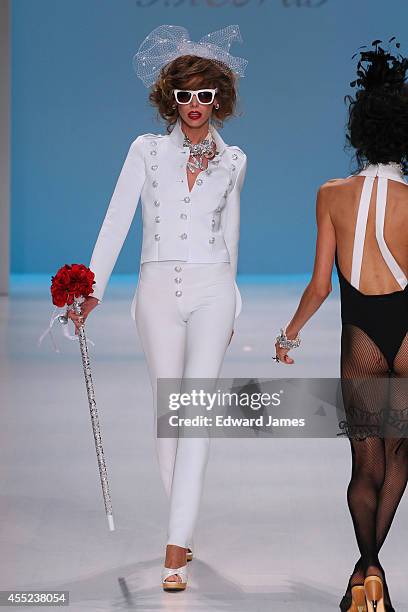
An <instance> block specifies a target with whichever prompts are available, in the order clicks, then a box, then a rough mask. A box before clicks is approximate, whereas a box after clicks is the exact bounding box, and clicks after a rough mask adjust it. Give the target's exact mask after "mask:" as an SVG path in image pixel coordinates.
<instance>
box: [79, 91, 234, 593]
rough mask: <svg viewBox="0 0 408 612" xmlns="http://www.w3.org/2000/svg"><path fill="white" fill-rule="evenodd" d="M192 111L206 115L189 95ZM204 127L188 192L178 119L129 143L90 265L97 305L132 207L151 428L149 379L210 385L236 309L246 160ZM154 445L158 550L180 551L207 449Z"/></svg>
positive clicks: (204, 445) (191, 442) (186, 541)
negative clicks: (203, 148) (137, 219)
mask: <svg viewBox="0 0 408 612" xmlns="http://www.w3.org/2000/svg"><path fill="white" fill-rule="evenodd" d="M191 105H192V108H195V109H197V108H199V109H201V111H202V112H206V111H205V109H204V106H202V107H201V105H200V103H199V101H198V96H197V94H195V95H193V98H192V101H191ZM175 106H176V105H174V106H173V108H175ZM216 108H217V107H216ZM181 110H184V105H183V109H181ZM196 112H197V110H196ZM210 112H211V111H210ZM206 125H207V128H206V127H205V126H204V129H206V130H208V129H209V130H210V134H211V136H212V138H213V141H214V144H213V146H214V149H215V151H216V154H215V156H214V157H213V158H212V159H208V163H207V165H206V168H205V169H202V170H201V171H200V172H198V173H196V174H195V176H194V177H193V178H194V183H193V184H192V182H191V168H190V169H189V168H188V167H187V162H189V161H190V162H191V158H190V149H189V148H188V147H187V146H183V145H184V143H185V132H183V128H184V123H183V122H182V121H181V119H180V117H179V119H178V120H177V122H176V123H175V125H174V126H173V129H172V131H171V133H170V134H167V135H156V134H144V135H141V136H138V137H137V138H136V139H135V140H134V141H133V142H132V143H131V145H130V148H129V152H128V154H127V156H126V159H125V162H124V164H123V168H122V171H121V173H120V175H119V178H118V181H117V184H116V187H115V190H114V193H113V196H112V199H111V201H110V204H109V207H108V210H107V213H106V216H105V219H104V221H103V225H102V227H101V229H100V232H99V235H98V239H97V241H96V244H95V247H94V249H93V253H92V257H91V261H90V264H89V267H90V269H91V270H92V271H93V272H94V274H95V285H94V291H93V294H92V295H93V296H94V297H96V298H97V299H98V300H99V301H101V300H102V299H103V295H104V292H105V289H106V286H107V283H108V280H109V277H110V275H111V273H112V270H113V268H114V265H115V262H116V260H117V258H118V255H119V253H120V251H121V248H122V245H123V243H124V240H125V238H126V236H127V233H128V230H129V227H130V225H131V223H132V220H133V217H134V214H135V211H136V208H137V205H138V201H139V199H140V200H141V206H142V217H143V243H142V252H141V260H140V270H139V281H138V285H137V289H136V292H135V294H134V298H133V301H132V305H131V315H132V318H133V319H135V321H136V325H137V329H138V333H139V336H140V339H141V342H142V346H143V350H144V353H145V356H146V360H147V365H148V369H149V374H150V378H151V384H152V388H153V395H154V405H155V411H154V413H155V417H156V419H155V423H157V400H156V395H157V393H156V391H157V389H156V387H157V379H159V378H177V379H188V378H212V379H216V378H217V377H218V376H219V373H220V370H221V366H222V362H223V359H224V355H225V352H226V349H227V347H228V344H229V342H230V339H231V336H232V333H233V326H234V319H235V318H236V317H237V316H238V314H239V312H240V310H241V296H240V293H239V290H238V287H237V284H236V280H235V277H236V271H237V259H238V242H239V225H240V193H241V188H242V185H243V181H244V177H245V171H246V155H245V154H244V152H243V151H242V150H241V149H240V148H239V147H236V146H229V145H227V144H226V143H225V142H224V141H223V139H222V138H221V136H220V135H219V133H218V132H217V130H216V129H215V127H214V126H213V125H212V124H211V123H208V122H207V124H206ZM192 133H194V129H192V131H190V132H189V136H190V135H191V134H192ZM205 133H206V132H205ZM205 133H204V136H205ZM189 172H190V179H189V178H188V177H189ZM156 439H157V453H158V459H159V464H160V470H161V475H162V479H163V483H164V487H165V489H166V492H167V494H168V496H169V500H170V517H169V526H168V541H167V543H168V546H169V545H173V546H177V547H181V548H182V549H184V552H185V550H187V549H188V547H189V546H191V538H192V535H193V530H194V526H195V524H196V520H197V515H198V509H199V502H200V497H201V492H202V485H203V479H204V473H205V467H206V463H207V457H208V445H209V440H208V438H206V437H204V438H180V439H177V438H161V437H157V438H156ZM166 558H167V557H166ZM173 565H174V564H173ZM185 568H186V565H184V566H180V567H177V568H175V566H174V567H172V566H171V565H170V568H165V570H166V575H165V576H164V578H163V581H164V579H165V578H166V577H167V578H168V577H173V578H174V577H175V576H176V575H177V577H178V578H179V579H180V582H181V583H182V585H184V587H185V584H186V571H185ZM163 584H164V582H163ZM166 584H167V582H166ZM172 584H174V582H173V583H172Z"/></svg>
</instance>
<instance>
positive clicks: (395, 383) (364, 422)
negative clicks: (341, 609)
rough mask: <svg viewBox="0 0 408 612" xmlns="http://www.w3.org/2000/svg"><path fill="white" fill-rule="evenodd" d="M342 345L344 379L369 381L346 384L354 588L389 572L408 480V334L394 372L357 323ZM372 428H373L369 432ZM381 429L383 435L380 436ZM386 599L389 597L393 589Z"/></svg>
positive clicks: (348, 329) (345, 333)
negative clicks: (387, 553)
mask: <svg viewBox="0 0 408 612" xmlns="http://www.w3.org/2000/svg"><path fill="white" fill-rule="evenodd" d="M341 348H342V351H341V376H342V379H356V378H361V379H364V378H366V377H367V383H366V384H360V385H358V386H357V385H356V386H354V385H353V383H351V385H350V386H349V385H348V384H347V383H346V384H345V387H344V388H343V397H344V399H345V409H346V415H347V420H348V423H349V424H350V425H351V431H352V435H351V436H350V437H349V439H350V445H351V453H352V475H351V481H350V484H349V487H348V490H347V501H348V505H349V509H350V513H351V517H352V520H353V525H354V530H355V534H356V539H357V543H358V547H359V550H360V554H361V557H360V559H359V561H358V562H357V564H356V567H355V569H354V572H353V574H352V576H351V579H350V584H349V588H351V586H353V585H354V584H362V583H363V581H364V577H365V575H366V573H376V574H377V575H380V576H382V577H383V578H385V577H384V572H383V570H382V568H381V565H380V562H379V559H378V554H379V551H380V549H381V547H382V545H383V544H384V541H385V539H386V537H387V534H388V532H389V530H390V527H391V524H392V521H393V519H394V516H395V513H396V511H397V508H398V505H399V502H400V500H401V498H402V495H403V493H404V491H405V488H406V485H407V481H408V439H407V436H408V431H407V427H408V400H407V397H408V395H407V378H408V334H407V335H405V338H404V340H403V342H402V344H401V346H400V348H399V350H398V353H397V355H396V357H395V359H394V363H393V367H392V371H391V372H389V366H388V363H387V360H386V359H385V357H384V355H383V354H382V352H381V351H380V349H379V347H378V346H377V345H376V344H375V342H374V341H373V340H372V339H371V338H370V337H369V336H368V335H367V334H366V333H365V332H364V331H363V330H362V329H360V328H359V327H357V326H355V325H351V324H345V325H343V330H342V340H341ZM385 379H387V380H385ZM367 429H368V430H369V431H371V432H374V434H373V433H372V435H371V436H366V435H364V431H365V433H367ZM376 430H378V433H382V437H379V436H378V435H377V436H375V431H376ZM358 432H360V433H361V432H362V435H361V438H362V439H359V434H358ZM385 599H386V603H387V600H388V602H389V597H388V592H386V598H385Z"/></svg>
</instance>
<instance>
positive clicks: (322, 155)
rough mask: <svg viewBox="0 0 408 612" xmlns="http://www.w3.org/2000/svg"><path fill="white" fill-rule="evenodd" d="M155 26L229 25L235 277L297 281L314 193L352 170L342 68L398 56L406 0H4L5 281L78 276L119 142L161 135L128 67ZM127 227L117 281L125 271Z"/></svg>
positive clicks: (132, 237)
mask: <svg viewBox="0 0 408 612" xmlns="http://www.w3.org/2000/svg"><path fill="white" fill-rule="evenodd" d="M161 23H169V24H177V25H183V26H185V27H187V28H188V29H189V31H190V34H191V37H192V38H193V39H198V38H200V37H201V36H203V35H204V34H206V33H207V32H210V31H213V30H216V29H219V28H221V27H223V26H225V25H228V24H232V23H237V24H239V26H240V28H241V32H242V35H243V38H244V43H243V45H239V44H234V46H233V47H232V48H231V52H232V53H234V54H236V55H241V56H243V57H246V58H247V59H248V60H249V65H248V68H247V76H245V78H244V79H242V81H241V85H240V97H241V104H240V106H241V112H242V116H241V117H239V118H237V119H234V120H232V121H231V122H230V123H228V125H226V126H225V128H224V131H223V137H224V139H225V140H226V141H227V142H229V143H230V144H238V145H239V146H241V147H242V148H243V149H244V150H245V152H246V153H247V154H248V160H249V166H248V173H247V180H246V185H245V188H244V191H243V194H242V217H241V218H242V225H241V243H240V258H239V272H240V273H244V274H274V273H278V274H279V273H285V274H287V273H304V272H308V271H311V269H312V263H313V257H314V252H315V236H316V230H315V196H316V190H317V188H318V186H319V185H320V184H321V183H322V182H324V181H325V180H327V179H328V178H333V177H338V176H345V175H347V174H349V173H350V171H351V170H352V169H353V165H352V164H351V163H350V154H349V153H347V152H345V151H344V143H345V139H344V126H345V120H346V107H345V104H344V102H343V97H344V95H345V94H347V93H350V92H351V91H352V90H350V87H349V82H350V80H352V77H353V75H354V72H355V61H352V60H351V55H352V54H353V52H354V51H355V50H356V49H357V47H358V46H359V45H361V44H366V43H367V44H370V43H371V41H372V40H374V39H375V38H381V39H383V40H386V39H389V38H390V37H391V36H392V35H396V36H397V37H398V38H399V40H400V41H401V43H402V48H401V51H402V52H406V49H407V44H406V40H404V38H403V35H404V34H405V32H406V25H407V23H408V9H407V3H406V0H387V2H384V0H189V1H187V0H185V1H183V0H140V1H138V0H70V1H69V2H67V1H66V0H35V1H33V0H13V1H12V211H11V213H12V214H11V220H12V227H11V233H12V249H11V266H12V269H11V271H12V272H14V273H19V272H26V273H27V272H28V273H33V272H35V273H54V272H55V271H56V269H57V268H58V267H59V266H60V265H62V264H63V263H66V262H67V263H70V262H74V261H75V262H83V263H86V264H88V263H89V259H90V255H91V251H92V248H93V245H94V243H95V240H96V237H97V234H98V231H99V228H100V225H101V223H102V220H103V217H104V215H105V212H106V208H107V206H108V203H109V199H110V196H111V194H112V191H113V188H114V185H115V182H116V179H117V176H118V174H119V171H120V168H121V165H122V163H123V160H124V157H125V155H126V152H127V150H128V147H129V144H130V142H131V141H132V140H133V139H134V138H135V137H136V136H137V135H138V134H140V133H144V132H152V131H153V132H161V131H162V126H161V124H160V123H158V122H157V120H156V119H155V114H154V111H153V109H151V108H150V107H149V104H148V102H147V90H146V89H145V88H144V86H143V84H142V82H141V81H139V79H138V78H137V77H136V75H135V73H134V72H133V69H132V65H131V58H132V56H133V54H134V53H135V51H136V50H137V48H138V46H139V44H140V42H141V41H142V39H143V38H144V37H145V36H146V35H147V34H148V33H149V32H150V31H151V30H152V29H153V28H155V27H156V26H158V25H160V24H161ZM140 223H141V219H140V208H139V209H138V211H137V215H136V217H135V220H134V222H133V225H132V227H131V230H130V232H129V235H128V238H127V241H126V243H125V246H124V248H123V250H122V253H121V255H120V257H119V260H118V263H117V266H116V269H115V271H116V272H121V273H129V272H136V271H137V269H138V259H139V251H140V239H141V236H140V230H141V225H140Z"/></svg>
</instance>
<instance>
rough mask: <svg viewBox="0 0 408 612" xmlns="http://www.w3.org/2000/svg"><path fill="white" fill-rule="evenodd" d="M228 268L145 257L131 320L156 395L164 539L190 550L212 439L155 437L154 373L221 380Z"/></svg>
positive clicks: (231, 300) (229, 295) (229, 310)
mask: <svg viewBox="0 0 408 612" xmlns="http://www.w3.org/2000/svg"><path fill="white" fill-rule="evenodd" d="M235 300H236V297H235V285H234V279H233V276H232V271H231V266H230V264H229V263H227V262H225V263H224V262H222V263H208V264H203V263H186V262H183V261H158V262H155V261H154V262H145V263H143V264H142V265H141V270H140V276H139V282H138V287H137V295H136V304H135V309H136V310H135V320H136V326H137V330H138V333H139V337H140V340H141V343H142V346H143V351H144V353H145V356H146V361H147V366H148V370H149V375H150V380H151V384H152V389H153V398H154V431H155V435H156V448H157V455H158V461H159V466H160V472H161V476H162V480H163V484H164V488H165V490H166V493H167V495H168V497H169V501H170V516H169V524H168V534H167V535H168V540H167V543H168V544H175V545H177V546H182V547H184V548H187V547H188V546H189V545H190V542H191V538H192V536H193V531H194V527H195V525H196V521H197V516H198V510H199V504H200V499H201V494H202V488H203V482H204V475H205V469H206V465H207V460H208V449H209V438H208V437H203V438H182V437H180V438H159V437H158V436H157V379H158V378H178V379H186V378H214V379H216V378H218V377H219V374H220V370H221V366H222V362H223V359H224V355H225V352H226V349H227V347H228V343H229V339H230V337H231V332H232V330H233V325H234V317H235Z"/></svg>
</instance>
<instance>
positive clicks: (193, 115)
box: [188, 111, 201, 120]
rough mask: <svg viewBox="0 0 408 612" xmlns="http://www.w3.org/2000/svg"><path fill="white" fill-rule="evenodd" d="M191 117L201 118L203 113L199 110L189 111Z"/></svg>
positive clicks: (194, 118)
mask: <svg viewBox="0 0 408 612" xmlns="http://www.w3.org/2000/svg"><path fill="white" fill-rule="evenodd" d="M188 116H189V118H190V119H193V120H197V119H201V113H200V112H199V111H190V112H189V113H188Z"/></svg>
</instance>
